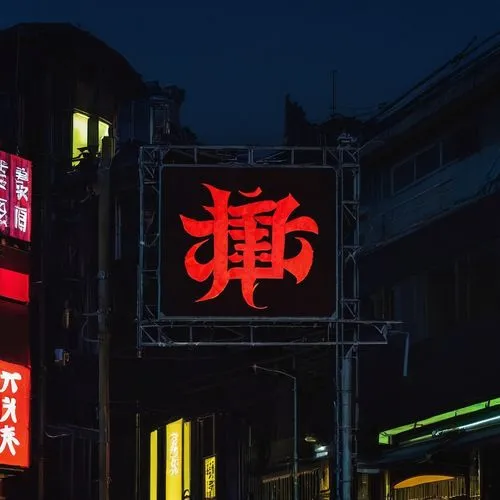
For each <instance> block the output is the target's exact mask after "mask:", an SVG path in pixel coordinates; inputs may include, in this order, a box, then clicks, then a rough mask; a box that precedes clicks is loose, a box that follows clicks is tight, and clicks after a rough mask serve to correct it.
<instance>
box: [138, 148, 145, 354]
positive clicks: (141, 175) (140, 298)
mask: <svg viewBox="0 0 500 500" xmlns="http://www.w3.org/2000/svg"><path fill="white" fill-rule="evenodd" d="M143 156H144V150H143V149H142V148H141V149H140V151H139V248H138V253H139V262H138V266H137V305H136V307H137V356H138V357H140V352H141V351H140V349H141V346H142V316H143V309H142V308H143V296H144V247H145V241H144V238H145V236H144V184H145V183H144V164H143Z"/></svg>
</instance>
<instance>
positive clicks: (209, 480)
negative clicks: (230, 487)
mask: <svg viewBox="0 0 500 500" xmlns="http://www.w3.org/2000/svg"><path fill="white" fill-rule="evenodd" d="M215 467H216V459H215V456H213V457H207V458H205V460H204V469H205V498H216V493H217V491H216V483H217V477H216V472H217V471H216V468H215Z"/></svg>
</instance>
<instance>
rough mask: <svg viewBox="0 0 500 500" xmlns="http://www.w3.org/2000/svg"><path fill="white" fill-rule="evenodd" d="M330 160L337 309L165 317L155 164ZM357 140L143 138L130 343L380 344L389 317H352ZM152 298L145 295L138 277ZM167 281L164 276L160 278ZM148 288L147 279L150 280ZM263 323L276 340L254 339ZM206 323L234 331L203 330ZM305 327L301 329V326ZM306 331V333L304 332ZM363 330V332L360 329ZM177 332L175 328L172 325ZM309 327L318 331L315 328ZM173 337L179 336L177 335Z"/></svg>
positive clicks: (321, 164) (309, 164)
mask: <svg viewBox="0 0 500 500" xmlns="http://www.w3.org/2000/svg"><path fill="white" fill-rule="evenodd" d="M204 164H207V165H217V166H219V165H220V166H231V167H238V166H239V167H248V166H253V167H256V168H258V167H263V166H264V167H266V166H280V165H282V166H286V167H296V168H333V169H334V170H335V172H336V175H337V206H336V207H332V208H333V209H335V210H336V213H337V256H336V257H337V259H336V267H337V276H338V279H337V290H336V293H337V311H336V313H335V314H334V315H333V316H331V317H250V316H249V317H230V316H227V317H183V316H179V317H170V316H165V315H164V314H163V313H162V311H161V295H162V286H163V284H162V282H161V254H162V238H161V225H162V192H163V185H162V178H163V176H162V172H163V169H164V168H168V167H169V165H170V166H185V167H192V166H197V165H204ZM359 177H360V173H359V148H358V147H357V145H356V143H355V141H354V140H353V139H352V138H351V137H350V136H347V135H346V136H341V137H340V138H339V143H338V145H337V146H336V147H281V146H276V147H269V146H263V147H260V146H259V147H254V146H169V145H162V146H159V145H158V146H157V145H149V146H143V147H142V148H141V151H140V155H139V204H140V220H139V225H140V234H139V265H138V283H137V289H138V292H137V348H138V350H142V349H143V348H147V347H174V346H193V347H194V346H221V347H222V346H236V345H237V346H252V347H253V346H290V345H291V344H293V345H297V346H307V347H311V346H314V345H315V346H319V345H321V346H340V345H342V346H344V345H345V346H347V345H351V346H352V345H357V344H360V343H361V344H362V343H364V344H371V345H373V344H384V343H386V342H387V335H388V333H389V331H390V329H391V326H392V324H393V323H394V322H390V321H362V320H361V319H360V317H359V296H358V295H359V278H358V272H357V256H358V254H359V250H360V247H359V193H360V191H359ZM146 282H149V284H150V285H152V287H153V288H154V290H155V291H154V299H153V300H151V298H150V299H149V300H147V299H146V298H145V293H144V292H145V283H146ZM167 286H168V284H167ZM150 288H151V287H150ZM263 328H281V329H283V328H286V329H287V331H288V332H292V333H291V334H290V335H288V336H286V338H285V337H284V339H283V340H282V341H279V340H277V341H273V340H270V341H265V340H261V339H260V338H259V337H260V336H259V335H258V333H259V332H261V331H262V329H263ZM208 329H210V330H211V331H212V332H213V331H214V330H217V331H222V332H234V330H235V329H238V332H239V334H238V335H237V336H236V337H235V338H234V339H233V338H229V339H228V338H227V334H226V335H222V337H223V338H219V339H217V338H215V337H214V336H213V335H210V338H208V339H207V338H204V336H203V335H201V334H200V333H201V332H202V331H207V330H208ZM306 330H307V332H306ZM311 331H312V332H313V334H311ZM361 331H366V332H367V334H366V337H367V338H366V339H365V338H363V339H362V338H361V337H360V332H361ZM175 332H177V333H175ZM314 332H316V333H317V334H316V335H315V334H314ZM179 337H180V338H179Z"/></svg>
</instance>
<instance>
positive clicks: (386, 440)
mask: <svg viewBox="0 0 500 500" xmlns="http://www.w3.org/2000/svg"><path fill="white" fill-rule="evenodd" d="M493 406H500V398H495V399H490V400H489V401H483V402H481V403H476V404H473V405H469V406H465V407H463V408H459V409H458V410H452V411H447V412H446V413H441V414H439V415H434V416H433V417H429V418H426V419H424V420H419V421H417V422H414V423H412V424H406V425H401V426H399V427H394V428H393V429H388V430H386V431H382V432H381V433H380V434H379V435H378V443H379V444H391V439H392V438H393V437H394V436H397V435H398V434H402V433H403V432H408V431H412V430H415V429H419V428H421V427H425V426H427V425H433V424H437V423H439V422H444V421H446V420H450V419H452V418H456V417H461V416H463V415H468V414H470V413H476V412H478V411H481V410H485V409H487V408H492V407H493Z"/></svg>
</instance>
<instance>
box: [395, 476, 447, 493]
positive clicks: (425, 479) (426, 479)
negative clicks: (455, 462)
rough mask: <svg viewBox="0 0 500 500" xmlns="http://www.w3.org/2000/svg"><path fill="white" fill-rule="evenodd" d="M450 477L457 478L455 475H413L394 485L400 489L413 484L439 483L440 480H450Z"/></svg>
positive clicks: (396, 488)
mask: <svg viewBox="0 0 500 500" xmlns="http://www.w3.org/2000/svg"><path fill="white" fill-rule="evenodd" d="M450 479H455V478H454V477H453V476H433V475H425V476H413V477H410V478H408V479H405V480H404V481H401V482H399V483H397V484H395V485H394V489H395V490H400V489H401V488H411V487H412V486H419V485H421V484H427V483H437V482H439V481H449V480H450Z"/></svg>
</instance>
